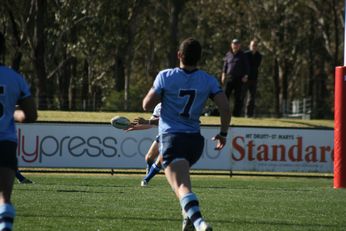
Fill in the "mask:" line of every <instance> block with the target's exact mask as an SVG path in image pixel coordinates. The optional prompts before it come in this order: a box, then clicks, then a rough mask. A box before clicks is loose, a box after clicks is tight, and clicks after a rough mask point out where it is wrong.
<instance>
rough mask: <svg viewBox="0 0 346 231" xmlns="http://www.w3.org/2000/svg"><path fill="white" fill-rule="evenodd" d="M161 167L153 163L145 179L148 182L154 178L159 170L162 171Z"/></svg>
mask: <svg viewBox="0 0 346 231" xmlns="http://www.w3.org/2000/svg"><path fill="white" fill-rule="evenodd" d="M160 170H161V168H160V167H158V166H157V165H156V164H153V165H151V167H150V170H149V172H148V174H147V175H146V176H145V177H144V179H143V180H145V181H146V182H149V181H150V180H151V178H153V177H154V176H155V175H156V174H157V173H158V172H160Z"/></svg>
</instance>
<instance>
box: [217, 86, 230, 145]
mask: <svg viewBox="0 0 346 231" xmlns="http://www.w3.org/2000/svg"><path fill="white" fill-rule="evenodd" d="M213 101H214V103H215V104H216V106H217V107H218V110H219V112H220V123H221V127H220V133H219V134H217V135H216V136H215V137H213V140H217V141H218V143H217V144H216V147H215V149H216V150H221V149H222V148H223V147H224V146H225V144H226V137H227V133H228V128H229V124H230V122H231V111H230V108H229V103H228V99H227V97H226V95H225V93H224V92H220V93H219V94H217V95H215V96H214V98H213Z"/></svg>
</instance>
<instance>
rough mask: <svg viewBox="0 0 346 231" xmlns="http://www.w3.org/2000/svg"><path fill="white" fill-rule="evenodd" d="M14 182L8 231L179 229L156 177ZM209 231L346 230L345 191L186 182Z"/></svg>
mask: <svg viewBox="0 0 346 231" xmlns="http://www.w3.org/2000/svg"><path fill="white" fill-rule="evenodd" d="M26 175H27V176H28V177H29V178H30V179H32V180H33V181H34V182H35V183H34V184H31V185H23V184H15V187H14V192H13V202H14V204H15V206H16V208H17V218H16V220H15V230H20V231H26V230H28V231H29V230H30V231H41V230H42V231H43V230H44V231H48V230H55V231H56V230H65V231H70V230H73V231H97V230H98V231H107V230H136V231H141V230H152V231H156V230H157V231H158V230H161V231H162V230H181V214H180V207H179V204H178V201H177V200H176V199H175V197H174V195H173V193H172V191H171V189H170V187H169V186H168V184H167V182H166V180H165V178H164V177H163V176H162V175H159V176H157V177H156V178H154V179H153V180H152V182H151V184H150V185H149V187H147V188H141V187H140V186H139V182H140V180H141V178H142V176H141V175H131V176H130V175H113V176H112V175H110V174H109V175H106V174H103V175H95V174H84V175H79V174H53V173H45V174H38V173H27V174H26ZM192 183H193V189H194V191H195V192H196V193H197V195H198V197H199V198H200V204H201V209H202V213H203V214H204V216H205V218H206V219H207V220H208V221H209V222H210V223H211V224H212V225H213V227H214V230H217V231H221V230H224V231H230V230H247V231H248V230H255V231H258V230H265V231H268V230H280V231H281V230H340V231H341V230H346V216H345V214H346V190H335V189H333V188H332V184H333V182H332V179H326V178H292V177H290V178H286V177H277V178H274V177H240V176H235V177H232V178H230V177H227V176H192Z"/></svg>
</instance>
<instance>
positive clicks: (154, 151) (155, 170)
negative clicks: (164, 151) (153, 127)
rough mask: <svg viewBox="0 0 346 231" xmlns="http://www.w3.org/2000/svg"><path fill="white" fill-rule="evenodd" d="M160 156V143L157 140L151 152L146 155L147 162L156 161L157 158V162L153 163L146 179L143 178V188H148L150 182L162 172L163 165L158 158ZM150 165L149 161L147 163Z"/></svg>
mask: <svg viewBox="0 0 346 231" xmlns="http://www.w3.org/2000/svg"><path fill="white" fill-rule="evenodd" d="M158 156H159V145H158V142H157V141H156V140H155V141H154V142H153V143H152V145H151V147H150V149H149V151H148V154H147V155H146V161H147V159H149V160H151V159H153V158H154V159H155V158H156V162H155V163H153V164H152V165H151V166H150V168H149V171H147V174H146V175H145V177H144V178H143V180H142V182H141V186H147V185H148V183H149V181H150V180H151V179H152V178H153V177H154V176H155V175H156V174H157V173H158V172H160V170H161V164H160V158H158ZM147 163H148V161H147Z"/></svg>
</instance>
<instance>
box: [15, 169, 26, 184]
mask: <svg viewBox="0 0 346 231" xmlns="http://www.w3.org/2000/svg"><path fill="white" fill-rule="evenodd" d="M16 178H17V179H18V180H19V182H22V181H23V180H24V179H25V177H24V176H23V175H22V174H21V173H20V171H19V170H17V171H16Z"/></svg>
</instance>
